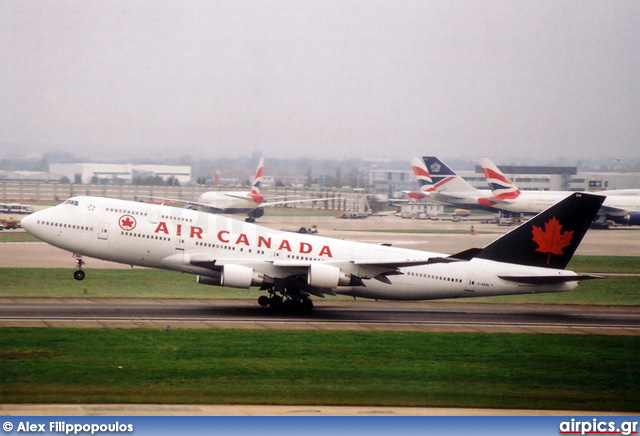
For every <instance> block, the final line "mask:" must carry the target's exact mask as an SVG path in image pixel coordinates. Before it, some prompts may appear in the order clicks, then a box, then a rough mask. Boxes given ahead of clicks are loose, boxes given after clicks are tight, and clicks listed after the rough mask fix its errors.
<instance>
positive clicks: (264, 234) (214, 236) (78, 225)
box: [22, 193, 603, 311]
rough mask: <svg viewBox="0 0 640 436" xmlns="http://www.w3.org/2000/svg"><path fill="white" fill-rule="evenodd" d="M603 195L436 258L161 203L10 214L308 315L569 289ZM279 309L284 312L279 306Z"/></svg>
mask: <svg viewBox="0 0 640 436" xmlns="http://www.w3.org/2000/svg"><path fill="white" fill-rule="evenodd" d="M602 201H603V197H601V196H598V195H592V194H581V193H576V194H573V195H571V196H570V197H568V198H567V199H565V200H563V201H562V202H560V203H559V204H557V205H554V206H552V207H551V208H549V209H548V210H546V211H545V212H543V213H540V214H539V215H537V216H536V217H534V218H533V219H531V220H529V221H527V222H526V223H524V224H522V225H521V226H519V227H517V228H515V229H513V230H512V231H511V232H509V233H507V234H505V235H503V236H502V237H500V238H498V239H497V240H496V241H494V242H492V243H491V244H489V245H488V246H486V247H485V248H483V249H470V250H466V251H464V252H461V253H458V254H454V255H451V256H449V255H446V254H441V253H432V252H423V251H417V250H410V249H403V248H396V247H390V246H383V245H374V244H367V243H359V242H350V241H345V240H338V239H331V238H326V237H320V236H314V235H308V234H298V233H289V232H283V231H278V230H273V229H269V228H265V227H261V226H257V225H255V224H250V223H245V222H242V221H238V220H233V219H231V218H228V217H223V216H220V215H214V214H209V213H204V212H200V211H196V210H190V209H184V208H176V207H170V206H165V205H157V204H148V203H137V202H131V201H124V200H116V199H107V198H101V197H73V198H70V199H68V200H66V201H65V202H63V203H62V204H59V205H58V206H55V207H52V208H49V209H46V210H42V211H39V212H36V213H33V214H31V215H29V216H27V217H25V218H23V219H22V227H24V229H25V230H27V231H28V232H29V233H31V234H32V235H34V236H36V237H37V238H39V239H41V240H43V241H45V242H47V243H49V244H51V245H54V246H56V247H59V248H62V249H64V250H68V251H70V252H73V253H74V254H75V256H76V262H77V270H76V271H75V272H74V277H75V278H76V279H77V280H82V279H83V278H84V277H85V273H84V271H83V270H82V265H83V264H84V261H83V259H82V256H91V257H94V258H98V259H104V260H108V261H113V262H119V263H124V264H130V265H132V266H133V265H138V266H143V267H151V268H160V269H167V270H174V271H180V272H183V273H189V274H194V275H196V276H197V282H198V283H202V284H207V285H219V286H227V287H232V288H245V289H246V288H249V287H251V286H259V287H260V288H261V289H263V290H266V291H267V292H268V294H269V296H267V295H263V296H261V297H260V299H259V300H258V302H259V303H260V304H261V305H263V306H266V305H270V306H271V307H272V308H274V309H279V308H281V307H283V308H285V307H286V308H289V309H290V308H296V309H301V310H306V311H309V310H311V308H312V307H313V303H312V301H311V299H310V298H309V297H310V295H316V296H318V297H324V296H325V295H326V294H329V295H336V294H343V295H350V296H353V297H364V298H375V299H388V300H428V299H441V298H457V297H480V296H490V295H507V294H509V295H511V294H524V293H527V294H528V293H536V292H564V291H570V290H572V289H575V288H576V286H577V282H578V281H579V280H585V279H589V278H594V277H593V276H588V275H578V274H576V273H575V272H573V271H568V270H565V269H564V268H565V267H566V265H567V263H568V262H569V259H570V258H571V256H572V255H573V254H574V252H575V250H576V248H577V247H578V244H579V243H580V241H581V240H582V238H583V236H584V234H585V233H586V231H587V229H588V228H589V224H590V223H591V221H592V219H593V217H594V216H595V214H596V212H597V210H598V208H599V207H600V204H601V203H602ZM283 304H284V306H282V305H283Z"/></svg>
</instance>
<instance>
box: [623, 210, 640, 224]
mask: <svg viewBox="0 0 640 436" xmlns="http://www.w3.org/2000/svg"><path fill="white" fill-rule="evenodd" d="M624 222H625V224H626V225H628V226H640V212H629V214H628V215H626V216H625V217H624Z"/></svg>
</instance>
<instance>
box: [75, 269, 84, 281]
mask: <svg viewBox="0 0 640 436" xmlns="http://www.w3.org/2000/svg"><path fill="white" fill-rule="evenodd" d="M73 278H74V279H76V280H82V279H84V271H82V270H81V269H77V270H75V271H74V272H73Z"/></svg>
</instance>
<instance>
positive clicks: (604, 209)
mask: <svg viewBox="0 0 640 436" xmlns="http://www.w3.org/2000/svg"><path fill="white" fill-rule="evenodd" d="M628 213H629V210H627V209H623V208H621V207H612V206H605V205H604V204H603V205H602V206H600V210H599V211H598V214H599V215H601V214H605V215H618V216H624V215H627V214H628Z"/></svg>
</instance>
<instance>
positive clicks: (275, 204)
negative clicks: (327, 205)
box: [260, 197, 340, 207]
mask: <svg viewBox="0 0 640 436" xmlns="http://www.w3.org/2000/svg"><path fill="white" fill-rule="evenodd" d="M338 198H340V197H328V198H305V199H303V200H279V201H270V202H267V203H262V204H261V205H260V207H269V206H279V205H282V204H293V203H306V202H309V201H325V200H336V199H338Z"/></svg>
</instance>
